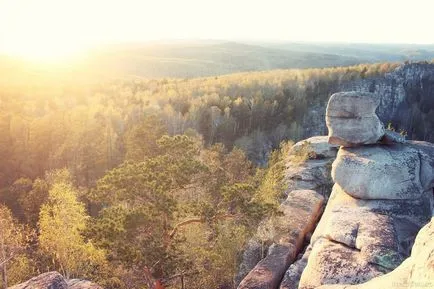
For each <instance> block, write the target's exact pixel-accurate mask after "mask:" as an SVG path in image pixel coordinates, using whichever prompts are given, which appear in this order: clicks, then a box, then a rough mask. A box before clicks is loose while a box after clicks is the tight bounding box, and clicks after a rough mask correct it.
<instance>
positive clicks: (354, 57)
mask: <svg viewBox="0 0 434 289" xmlns="http://www.w3.org/2000/svg"><path fill="white" fill-rule="evenodd" d="M431 59H434V45H397V44H394V45H379V44H342V43H341V44H336V43H332V44H328V43H295V42H291V43H265V42H246V43H240V42H227V41H226V42H224V41H215V40H199V41H166V42H153V43H143V44H118V45H109V46H106V47H104V48H100V49H95V50H93V51H90V52H88V53H87V54H86V55H85V56H83V58H82V59H80V60H79V61H76V62H74V63H69V64H66V65H63V66H55V67H51V68H50V67H46V66H45V67H43V68H41V67H40V66H38V65H34V64H33V65H30V66H29V65H26V64H25V63H24V62H23V61H16V60H11V59H10V58H9V57H1V56H0V70H6V71H8V73H9V74H13V73H18V74H22V73H23V72H25V73H28V72H31V73H32V74H35V73H37V74H41V73H42V74H47V73H48V74H49V75H50V77H53V78H59V77H66V78H67V79H70V78H73V77H82V78H84V79H90V78H91V77H90V76H92V77H93V78H94V77H95V76H110V77H128V76H138V77H145V78H194V77H202V76H216V75H223V74H231V73H235V72H248V71H263V70H272V69H289V68H320V67H336V66H349V65H354V64H360V63H374V62H386V61H388V62H402V61H405V60H431Z"/></svg>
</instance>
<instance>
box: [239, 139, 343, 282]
mask: <svg viewBox="0 0 434 289" xmlns="http://www.w3.org/2000/svg"><path fill="white" fill-rule="evenodd" d="M301 153H303V154H307V155H309V157H308V159H307V160H305V161H303V162H300V163H289V164H288V167H287V168H286V172H285V183H286V187H287V189H286V199H285V201H284V202H283V203H282V204H281V206H280V211H281V212H282V216H279V217H276V218H274V219H273V220H265V221H264V222H263V223H262V224H261V226H260V228H259V229H258V234H257V235H256V237H255V238H253V239H252V240H250V242H249V244H248V246H247V248H246V250H245V252H244V255H243V261H242V263H241V266H240V271H239V280H242V281H241V282H240V284H239V286H238V288H239V289H247V288H248V289H253V288H258V289H259V288H279V286H280V282H281V279H282V277H283V275H284V273H285V272H286V270H287V269H288V267H289V265H290V264H291V263H293V262H294V260H296V258H297V255H298V254H299V253H300V251H302V250H303V246H304V243H305V240H306V239H307V240H308V239H309V238H310V235H311V233H312V232H313V230H314V228H315V225H316V223H317V221H318V219H319V217H320V215H321V213H322V211H323V207H324V201H325V199H326V198H327V197H328V194H329V193H330V189H331V181H332V180H331V178H330V170H331V163H332V161H333V159H334V158H335V156H336V153H337V148H336V146H334V145H330V144H328V142H327V137H314V138H311V139H307V140H304V141H302V142H299V143H297V144H295V145H294V146H293V148H292V150H291V155H298V154H301ZM264 235H266V238H265V239H264ZM264 245H268V246H267V247H268V249H267V248H266V251H267V253H266V254H265V256H264V257H263V258H262V256H261V255H262V253H263V252H264ZM300 268H301V269H300ZM303 268H304V266H303V267H299V271H300V272H299V273H298V274H299V275H301V271H302V269H303Z"/></svg>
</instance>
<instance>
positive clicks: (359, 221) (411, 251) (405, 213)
mask: <svg viewBox="0 0 434 289" xmlns="http://www.w3.org/2000/svg"><path fill="white" fill-rule="evenodd" d="M401 69H402V68H401ZM381 103H382V98H381V97H379V96H378V95H375V94H372V93H369V92H354V91H353V92H345V93H336V94H334V95H332V96H331V98H330V100H329V102H328V106H327V109H326V113H325V118H326V123H327V126H328V131H329V136H328V137H327V138H326V140H327V141H328V143H329V145H331V146H332V145H334V146H340V148H339V151H338V153H337V155H336V158H335V159H334V161H333V165H332V167H331V176H332V179H333V182H334V185H333V189H332V192H331V195H330V198H329V200H328V203H327V205H326V208H325V211H324V213H323V215H322V217H321V219H320V221H319V223H318V225H317V227H316V229H315V230H314V233H313V235H312V237H311V238H310V242H309V244H308V245H307V246H305V247H306V248H305V250H304V253H303V254H299V256H298V257H297V258H294V254H293V255H291V258H287V257H286V256H287V255H279V257H280V258H283V259H284V260H285V262H280V264H282V265H280V267H279V269H278V270H276V268H275V267H270V266H269V267H264V266H260V264H261V262H263V260H265V259H267V258H268V259H273V260H278V259H279V258H277V257H270V256H271V255H272V254H276V253H275V252H273V251H269V253H268V255H267V256H266V257H265V259H263V260H262V261H260V262H259V263H258V265H257V266H256V267H255V268H254V269H253V270H252V271H251V272H250V273H249V274H248V275H247V276H246V277H245V279H244V280H243V281H242V282H241V283H240V285H239V287H238V288H239V289H265V288H267V289H272V288H280V289H296V288H300V289H313V288H341V289H345V288H347V287H348V288H354V289H359V288H382V287H381V286H383V288H391V287H393V286H391V282H400V283H399V284H400V285H402V286H403V288H416V287H417V285H418V284H419V283H417V282H418V280H417V279H415V278H414V276H413V274H414V275H416V276H419V278H420V280H421V282H425V283H426V284H431V285H433V284H432V283H430V282H431V281H430V280H432V279H430V278H431V277H432V276H433V275H434V267H433V266H432V264H433V260H432V255H434V248H433V246H432V245H433V242H434V241H432V239H430V236H431V237H432V227H433V225H432V224H430V225H428V226H426V227H425V229H423V230H421V228H422V227H423V226H425V225H426V224H427V223H428V222H430V220H431V218H432V216H433V208H434V199H433V187H434V145H433V144H431V143H428V142H417V141H405V139H404V138H403V137H402V136H400V135H399V134H397V133H394V132H391V131H387V130H385V129H384V124H383V123H382V121H381V117H380V115H377V113H376V112H377V111H378V107H380V106H381ZM395 108H396V109H399V105H398V106H395ZM395 108H392V109H391V111H392V110H393V109H395ZM317 139H321V138H317ZM322 139H323V140H324V138H322ZM323 145H326V144H323ZM305 168H306V169H307V171H304V172H303V173H302V174H300V176H308V175H310V176H311V175H312V172H313V171H315V170H314V169H313V167H312V166H311V165H305ZM291 171H293V169H291V165H289V166H288V172H291ZM301 171H303V170H301ZM296 179H297V183H296V185H295V186H294V182H291V181H289V182H288V187H289V188H290V189H294V188H298V186H304V185H305V182H306V181H307V180H308V179H310V180H312V179H314V178H309V177H307V178H306V177H305V178H304V179H303V177H299V178H296ZM289 180H291V179H289ZM308 183H309V182H308ZM325 200H327V198H325ZM306 206H308V207H310V208H311V209H312V208H315V210H316V207H313V206H312V204H311V203H309V202H307V203H306ZM287 210H288V211H291V209H287ZM305 211H306V212H308V211H309V210H307V209H306V210H305ZM313 211H314V210H310V214H308V215H309V216H310V217H311V216H313V215H314V214H313ZM304 218H305V219H306V220H311V219H312V218H309V217H307V216H305V217H304ZM307 223H309V222H303V223H302V224H298V223H289V222H288V227H287V228H286V230H287V232H290V235H298V236H300V235H301V236H304V238H305V239H307V240H309V233H306V230H300V228H306V227H309V228H313V227H314V226H315V225H312V224H311V223H309V225H307ZM307 231H309V230H307ZM419 231H420V233H419V235H418V232H419ZM416 235H418V237H417V241H416V245H414V246H413V244H414V242H415V239H416ZM295 248H296V250H295V253H301V251H302V250H303V248H299V247H297V246H295ZM404 260H405V261H404ZM283 266H286V267H287V269H286V273H284V274H282V273H281V272H282V268H281V267H283ZM279 277H280V279H279ZM395 277H396V278H397V279H394V278H395ZM264 280H265V282H264ZM367 281H369V282H367ZM364 282H367V283H366V284H364V285H359V286H356V285H357V284H362V283H364ZM425 283H424V284H425ZM380 284H381V285H380ZM384 284H388V286H385V285H384ZM323 285H329V287H327V286H325V287H320V286H323ZM332 285H333V286H332ZM419 287H420V286H419ZM428 288H432V287H429V286H428Z"/></svg>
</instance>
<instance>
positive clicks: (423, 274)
mask: <svg viewBox="0 0 434 289" xmlns="http://www.w3.org/2000/svg"><path fill="white" fill-rule="evenodd" d="M378 288H402V289H416V288H434V219H432V220H431V222H430V223H429V224H427V225H426V226H425V227H423V229H422V230H420V232H419V234H418V235H417V237H416V241H415V244H414V246H413V249H412V252H411V256H410V258H408V259H406V260H405V261H404V262H403V263H402V264H401V265H400V266H399V267H398V268H396V269H395V270H393V271H392V272H390V273H388V274H385V275H383V276H381V277H377V278H374V279H372V280H370V281H368V282H366V283H363V284H360V285H324V286H320V287H318V289H378Z"/></svg>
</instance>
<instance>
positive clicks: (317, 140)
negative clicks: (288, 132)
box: [291, 136, 338, 159]
mask: <svg viewBox="0 0 434 289" xmlns="http://www.w3.org/2000/svg"><path fill="white" fill-rule="evenodd" d="M305 146H307V148H308V150H309V152H311V153H312V155H315V156H316V158H317V159H323V158H335V157H336V154H337V153H338V146H337V145H334V144H330V143H329V142H328V136H314V137H310V138H308V139H305V140H302V141H299V142H297V143H296V144H295V145H293V146H292V148H291V151H292V152H293V153H297V152H299V151H300V150H301V149H302V148H304V147H305Z"/></svg>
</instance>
